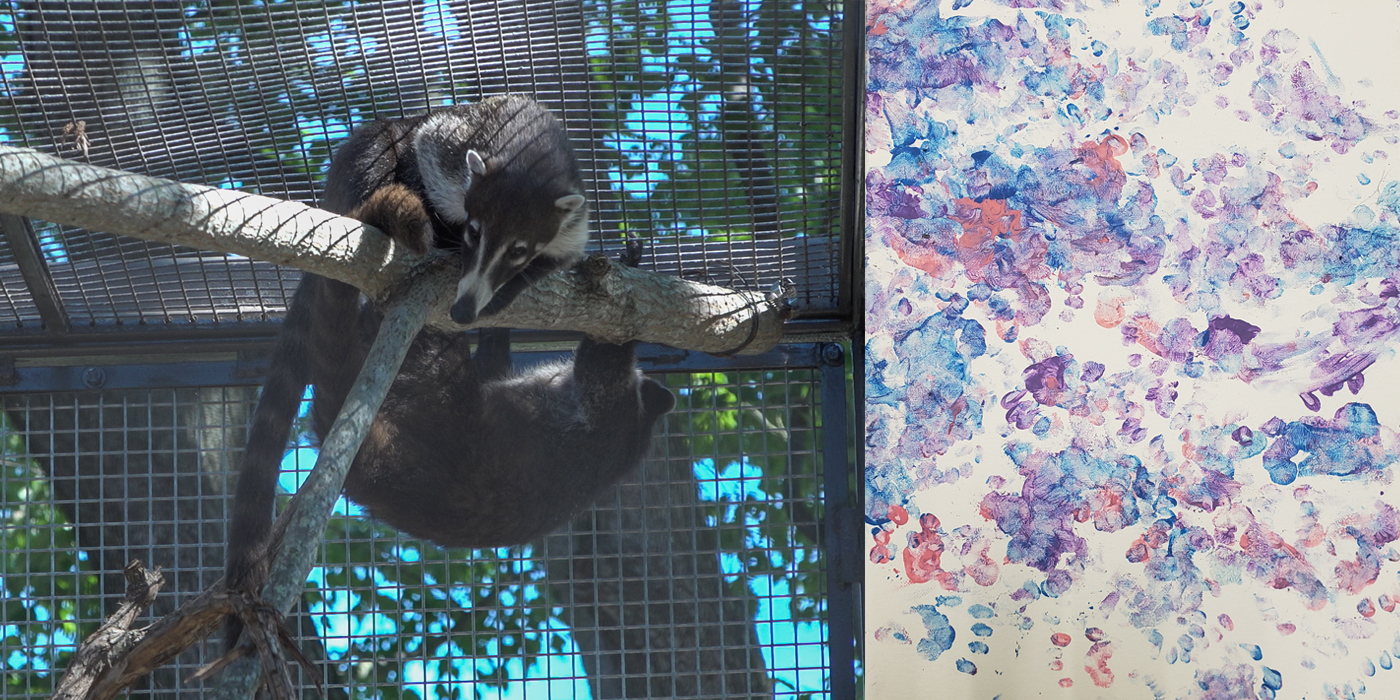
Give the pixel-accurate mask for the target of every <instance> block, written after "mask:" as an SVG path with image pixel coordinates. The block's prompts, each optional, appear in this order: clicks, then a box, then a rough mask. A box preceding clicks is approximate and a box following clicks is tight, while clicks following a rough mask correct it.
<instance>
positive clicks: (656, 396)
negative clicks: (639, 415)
mask: <svg viewBox="0 0 1400 700" xmlns="http://www.w3.org/2000/svg"><path fill="white" fill-rule="evenodd" d="M641 390H642V412H643V413H645V414H647V415H648V416H652V417H654V418H655V417H660V416H663V415H666V414H667V413H670V412H671V409H673V408H675V407H676V396H675V394H672V393H671V390H670V389H667V388H666V387H664V386H661V383H660V382H657V381H656V380H654V379H647V378H644V379H642V387H641Z"/></svg>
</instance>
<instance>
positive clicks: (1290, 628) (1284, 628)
mask: <svg viewBox="0 0 1400 700" xmlns="http://www.w3.org/2000/svg"><path fill="white" fill-rule="evenodd" d="M1297 631H1298V626H1297V625H1294V624H1293V623H1292V622H1283V623H1280V624H1279V626H1278V633H1279V634H1281V635H1283V636H1285V637H1287V636H1288V635H1290V634H1293V633H1294V632H1297Z"/></svg>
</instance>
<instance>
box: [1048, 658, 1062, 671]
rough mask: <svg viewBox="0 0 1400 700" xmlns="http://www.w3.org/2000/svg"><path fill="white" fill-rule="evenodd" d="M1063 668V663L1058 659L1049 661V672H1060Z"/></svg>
mask: <svg viewBox="0 0 1400 700" xmlns="http://www.w3.org/2000/svg"><path fill="white" fill-rule="evenodd" d="M1064 667H1065V662H1063V661H1060V660H1059V659H1055V660H1054V661H1051V662H1050V670H1051V671H1060V670H1063V669H1064Z"/></svg>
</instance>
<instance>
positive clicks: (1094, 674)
mask: <svg viewBox="0 0 1400 700" xmlns="http://www.w3.org/2000/svg"><path fill="white" fill-rule="evenodd" d="M1112 657H1113V644H1112V643H1111V642H1095V643H1094V646H1092V647H1089V653H1088V654H1085V655H1084V658H1085V659H1087V661H1088V663H1085V664H1084V670H1085V671H1088V672H1089V678H1091V679H1093V681H1094V685H1096V686H1098V687H1100V688H1107V687H1109V686H1111V685H1113V670H1112V669H1110V668H1109V667H1108V660H1109V659H1110V658H1112Z"/></svg>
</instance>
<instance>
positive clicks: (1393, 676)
mask: <svg viewBox="0 0 1400 700" xmlns="http://www.w3.org/2000/svg"><path fill="white" fill-rule="evenodd" d="M867 10H868V11H867V17H866V41H867V46H866V50H867V92H866V111H865V120H866V123H865V139H866V140H865V158H866V195H865V196H866V210H867V211H866V255H867V259H866V271H865V274H866V279H865V285H866V295H865V304H866V308H865V313H866V327H867V330H866V332H867V335H866V338H865V342H866V366H865V397H866V401H865V439H866V441H865V445H864V450H865V462H866V472H865V480H866V492H865V495H866V517H867V531H866V536H865V547H866V552H867V554H868V561H867V564H866V567H867V568H866V589H865V590H866V615H865V625H866V627H865V642H866V645H865V683H866V697H868V698H873V699H876V700H886V699H889V698H908V697H939V698H978V699H982V698H986V699H988V700H990V699H991V698H998V697H1000V698H1004V699H1006V700H1011V699H1013V698H1032V697H1047V698H1211V699H1224V698H1318V699H1322V698H1368V697H1369V698H1400V669H1396V668H1395V666H1396V665H1397V664H1400V610H1397V602H1400V542H1397V539H1400V512H1397V504H1400V494H1397V493H1396V489H1397V488H1400V487H1397V486H1396V485H1395V483H1394V481H1395V479H1394V474H1395V471H1396V470H1397V469H1400V465H1397V463H1396V462H1397V455H1400V442H1398V441H1397V432H1396V431H1397V429H1400V381H1397V380H1398V379H1400V371H1397V370H1400V363H1398V362H1397V358H1396V356H1395V348H1396V345H1397V341H1400V245H1397V244H1400V148H1397V145H1396V144H1397V141H1398V140H1400V138H1397V137H1400V127H1397V124H1400V89H1397V88H1400V76H1397V69H1400V4H1397V3H1396V2H1394V1H1393V0H1390V1H1384V2H1383V1H1380V0H1375V1H1369V2H1362V1H1359V0H1358V1H1352V2H1326V3H1324V2H1320V1H1318V2H1299V1H1298V0H1287V1H1286V2H1285V1H1284V0H1269V1H1268V2H1264V3H1260V2H1251V3H1245V2H1224V1H1220V0H1185V1H1182V2H1171V1H1170V0H1163V1H1162V2H1155V1H1152V0H1148V1H1147V2H1140V1H1133V2H1123V3H1099V2H1083V3H1079V2H1059V1H1058V0H1048V1H1042V2H1029V1H1025V0H1020V1H1016V0H1012V1H1005V0H1004V1H1002V2H991V1H989V0H954V1H953V2H947V1H945V2H931V1H926V2H917V1H910V2H886V1H884V0H873V1H872V2H870V3H869V5H868V8H867Z"/></svg>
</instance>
